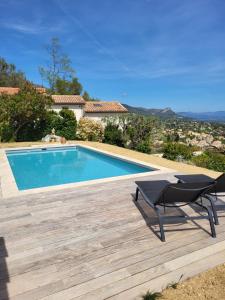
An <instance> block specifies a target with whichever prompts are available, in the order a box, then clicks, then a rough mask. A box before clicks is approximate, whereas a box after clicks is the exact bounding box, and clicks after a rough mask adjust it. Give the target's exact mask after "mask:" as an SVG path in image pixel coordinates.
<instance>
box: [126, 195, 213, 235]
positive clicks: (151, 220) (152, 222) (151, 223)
mask: <svg viewBox="0 0 225 300" xmlns="http://www.w3.org/2000/svg"><path fill="white" fill-rule="evenodd" d="M131 196H132V201H133V203H134V205H135V206H136V208H137V209H138V210H139V212H140V213H141V215H142V217H143V219H144V220H145V223H146V225H147V226H148V227H149V229H150V230H151V231H152V232H153V234H154V235H155V236H157V237H158V238H159V239H160V231H159V229H156V228H155V227H156V226H157V228H159V226H158V224H159V223H158V219H157V216H156V215H155V214H154V211H153V209H151V208H150V207H149V206H147V204H146V203H145V202H144V201H143V200H142V199H141V198H140V201H135V194H133V193H132V194H131ZM140 197H141V196H140ZM142 204H143V205H144V206H145V207H146V209H147V210H151V212H152V216H151V217H150V216H149V215H148V214H147V213H146V211H145V207H144V208H143V205H142ZM192 209H193V207H192ZM162 211H163V208H162ZM174 212H176V213H177V212H178V213H179V215H177V214H176V215H175V214H174ZM196 212H197V210H196ZM168 213H169V214H168ZM198 213H199V212H198ZM203 217H204V216H203V215H200V214H199V216H193V217H192V216H189V215H187V213H186V212H185V211H184V210H182V209H181V208H179V207H176V208H167V209H166V213H165V214H164V225H165V226H166V225H169V224H172V225H173V228H171V229H168V228H166V227H164V231H165V233H166V232H178V231H187V230H188V231H189V230H199V229H201V230H203V231H204V232H206V233H207V234H209V235H210V231H208V230H206V229H205V228H204V227H202V226H201V225H199V224H198V223H197V222H195V220H197V219H203ZM178 219H179V220H181V221H180V222H178ZM188 220H189V221H191V222H192V224H193V225H194V227H193V226H192V227H191V226H190V227H189V228H179V227H180V226H181V225H182V224H184V223H187V221H188ZM175 226H176V228H175Z"/></svg>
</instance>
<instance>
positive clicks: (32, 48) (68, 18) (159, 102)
mask: <svg viewBox="0 0 225 300" xmlns="http://www.w3.org/2000/svg"><path fill="white" fill-rule="evenodd" d="M224 15H225V1H224V0H188V1H185V0H183V1H181V0H73V1H72V0H32V1H30V0H0V56H2V57H4V58H6V59H7V60H8V61H9V62H12V63H15V64H16V66H17V67H18V68H19V69H21V70H23V71H24V72H25V74H26V75H27V77H28V78H29V79H30V80H32V81H34V82H37V83H41V82H42V81H41V78H40V75H39V73H38V66H40V65H43V64H45V61H46V52H45V49H44V45H45V44H46V43H48V42H49V40H50V39H51V38H52V37H59V39H60V41H61V44H62V45H63V48H64V52H65V53H67V54H68V55H69V56H70V58H71V60H72V62H73V66H74V68H75V69H76V71H77V76H78V77H79V79H80V81H81V83H82V84H83V86H84V88H85V89H86V90H87V91H88V92H89V93H90V94H91V96H93V97H98V98H101V99H106V100H114V99H115V100H119V101H121V102H124V103H127V104H130V105H135V106H145V107H151V108H153V107H154V108H163V107H171V108H173V109H174V110H175V111H215V110H225V21H224Z"/></svg>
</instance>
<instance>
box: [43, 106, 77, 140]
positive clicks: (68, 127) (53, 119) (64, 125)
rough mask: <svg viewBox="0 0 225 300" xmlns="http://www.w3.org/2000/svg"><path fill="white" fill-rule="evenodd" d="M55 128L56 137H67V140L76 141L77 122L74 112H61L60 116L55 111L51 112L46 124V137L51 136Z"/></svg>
mask: <svg viewBox="0 0 225 300" xmlns="http://www.w3.org/2000/svg"><path fill="white" fill-rule="evenodd" d="M53 128H54V129H55V133H56V135H58V136H62V137H65V138H66V139H67V140H75V139H76V130H77V120H76V117H75V115H74V112H73V111H72V110H70V109H68V108H63V109H62V110H60V112H59V114H57V113H56V112H55V111H49V112H48V115H47V120H46V123H45V131H44V135H46V134H50V133H51V131H52V129H53Z"/></svg>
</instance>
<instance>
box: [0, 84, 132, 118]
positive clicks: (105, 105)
mask: <svg viewBox="0 0 225 300" xmlns="http://www.w3.org/2000/svg"><path fill="white" fill-rule="evenodd" d="M37 90H38V91H39V92H40V93H46V90H45V88H37ZM18 92H19V88H12V87H0V94H2V93H6V94H8V95H14V94H17V93H18ZM52 99H53V102H54V104H53V105H52V109H53V110H55V111H56V112H59V111H60V110H61V109H62V108H68V109H71V110H72V111H73V112H74V113H75V115H76V118H77V120H78V121H79V120H80V118H82V117H87V118H90V119H92V120H96V121H101V120H102V118H105V117H108V116H112V115H118V114H121V113H126V112H127V109H126V108H125V107H124V106H123V105H122V104H120V103H119V102H116V101H113V102H108V101H88V102H87V101H85V100H84V99H83V97H82V96H80V95H52Z"/></svg>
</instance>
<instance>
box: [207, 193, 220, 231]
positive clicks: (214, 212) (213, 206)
mask: <svg viewBox="0 0 225 300" xmlns="http://www.w3.org/2000/svg"><path fill="white" fill-rule="evenodd" d="M207 199H208V200H209V202H210V204H211V208H212V212H213V217H214V223H215V225H219V220H218V216H217V211H216V208H215V204H214V200H213V199H212V197H211V196H208V197H207Z"/></svg>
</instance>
